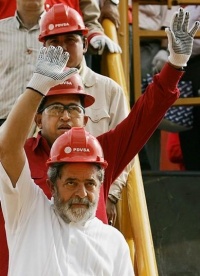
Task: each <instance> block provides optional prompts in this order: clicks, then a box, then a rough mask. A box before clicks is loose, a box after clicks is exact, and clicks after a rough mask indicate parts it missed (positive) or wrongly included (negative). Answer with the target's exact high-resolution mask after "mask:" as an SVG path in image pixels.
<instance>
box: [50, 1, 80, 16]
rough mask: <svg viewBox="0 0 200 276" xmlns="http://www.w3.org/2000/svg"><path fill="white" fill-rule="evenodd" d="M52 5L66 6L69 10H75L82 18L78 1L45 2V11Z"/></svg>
mask: <svg viewBox="0 0 200 276" xmlns="http://www.w3.org/2000/svg"><path fill="white" fill-rule="evenodd" d="M54 4H64V5H68V6H69V7H70V8H73V9H75V10H76V11H77V12H79V14H80V15H81V16H82V13H81V9H80V4H79V0H46V2H45V9H46V10H49V9H50V8H51V7H52V6H53V5H54Z"/></svg>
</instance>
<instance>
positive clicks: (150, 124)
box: [98, 64, 183, 198]
mask: <svg viewBox="0 0 200 276" xmlns="http://www.w3.org/2000/svg"><path fill="white" fill-rule="evenodd" d="M182 75H183V72H181V71H178V70H176V69H174V68H173V67H171V66H170V65H169V64H166V65H165V67H164V68H163V70H162V71H161V72H160V74H157V75H155V76H154V78H153V82H152V83H151V84H150V85H149V86H148V87H147V89H146V91H145V93H144V94H143V95H141V96H140V98H139V99H138V101H137V102H136V103H135V104H134V106H133V108H132V109H131V112H130V114H129V115H128V117H127V118H126V119H124V120H123V121H122V122H121V123H120V124H119V125H118V126H117V127H116V128H115V129H113V130H111V131H109V132H107V133H105V134H103V135H101V136H99V137H98V140H99V141H100V143H101V145H102V147H103V151H104V155H105V159H106V160H107V162H108V167H107V169H106V173H105V181H104V189H105V198H107V194H108V190H109V187H110V185H111V183H112V182H113V181H114V180H115V179H116V178H117V177H118V176H119V174H120V173H121V172H122V171H123V169H124V168H125V167H126V165H127V164H128V163H129V162H130V161H131V160H132V159H133V158H134V156H135V155H136V154H138V152H139V151H140V150H141V148H142V147H143V146H144V145H145V144H146V142H147V141H148V139H149V138H150V136H151V135H152V134H153V132H154V131H155V130H156V128H157V126H158V124H159V123H160V121H161V120H162V118H163V116H164V115H165V113H166V111H167V110H168V108H169V107H170V106H171V105H172V104H173V103H174V102H175V101H176V99H177V98H178V97H179V95H180V92H179V89H178V88H177V84H178V82H179V80H180V78H181V76H182Z"/></svg>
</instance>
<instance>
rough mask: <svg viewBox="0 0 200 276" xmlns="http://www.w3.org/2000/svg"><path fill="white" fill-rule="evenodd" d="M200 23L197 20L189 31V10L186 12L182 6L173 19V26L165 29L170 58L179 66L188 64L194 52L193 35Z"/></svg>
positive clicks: (170, 60)
mask: <svg viewBox="0 0 200 276" xmlns="http://www.w3.org/2000/svg"><path fill="white" fill-rule="evenodd" d="M199 24H200V22H199V21H196V22H195V24H194V25H193V27H192V28H191V30H190V31H188V26H189V12H187V11H186V12H185V13H184V11H183V9H182V8H180V9H179V12H177V13H175V15H174V17H173V19H172V21H171V28H166V29H165V32H166V33H167V37H168V50H169V52H170V55H169V58H168V60H169V62H170V63H171V64H173V65H175V66H178V67H183V66H186V65H187V61H188V60H189V58H190V56H191V53H192V47H193V40H194V38H193V37H194V35H195V34H196V32H197V30H198V28H199Z"/></svg>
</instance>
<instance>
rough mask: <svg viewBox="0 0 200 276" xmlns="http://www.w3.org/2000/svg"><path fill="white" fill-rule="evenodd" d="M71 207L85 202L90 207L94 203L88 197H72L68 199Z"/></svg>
mask: <svg viewBox="0 0 200 276" xmlns="http://www.w3.org/2000/svg"><path fill="white" fill-rule="evenodd" d="M68 204H69V207H71V206H72V205H73V204H85V205H87V207H90V206H91V205H92V203H91V202H90V201H89V200H88V198H79V197H75V198H71V199H70V200H69V201H68Z"/></svg>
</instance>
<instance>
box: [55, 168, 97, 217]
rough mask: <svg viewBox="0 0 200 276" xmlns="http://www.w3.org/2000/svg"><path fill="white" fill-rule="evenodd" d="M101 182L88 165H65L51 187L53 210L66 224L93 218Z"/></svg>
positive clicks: (93, 169)
mask: <svg viewBox="0 0 200 276" xmlns="http://www.w3.org/2000/svg"><path fill="white" fill-rule="evenodd" d="M100 186H101V182H100V180H99V178H98V168H97V167H96V166H95V165H93V164H90V163H68V164H65V165H64V166H63V167H62V169H61V173H60V178H58V179H57V182H56V186H51V187H53V197H54V204H55V209H56V211H57V212H58V213H59V215H60V216H61V217H62V218H63V219H64V220H65V221H66V222H70V221H72V222H86V221H87V220H88V219H90V218H92V217H94V216H95V213H96V208H97V204H98V199H99V190H100Z"/></svg>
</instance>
